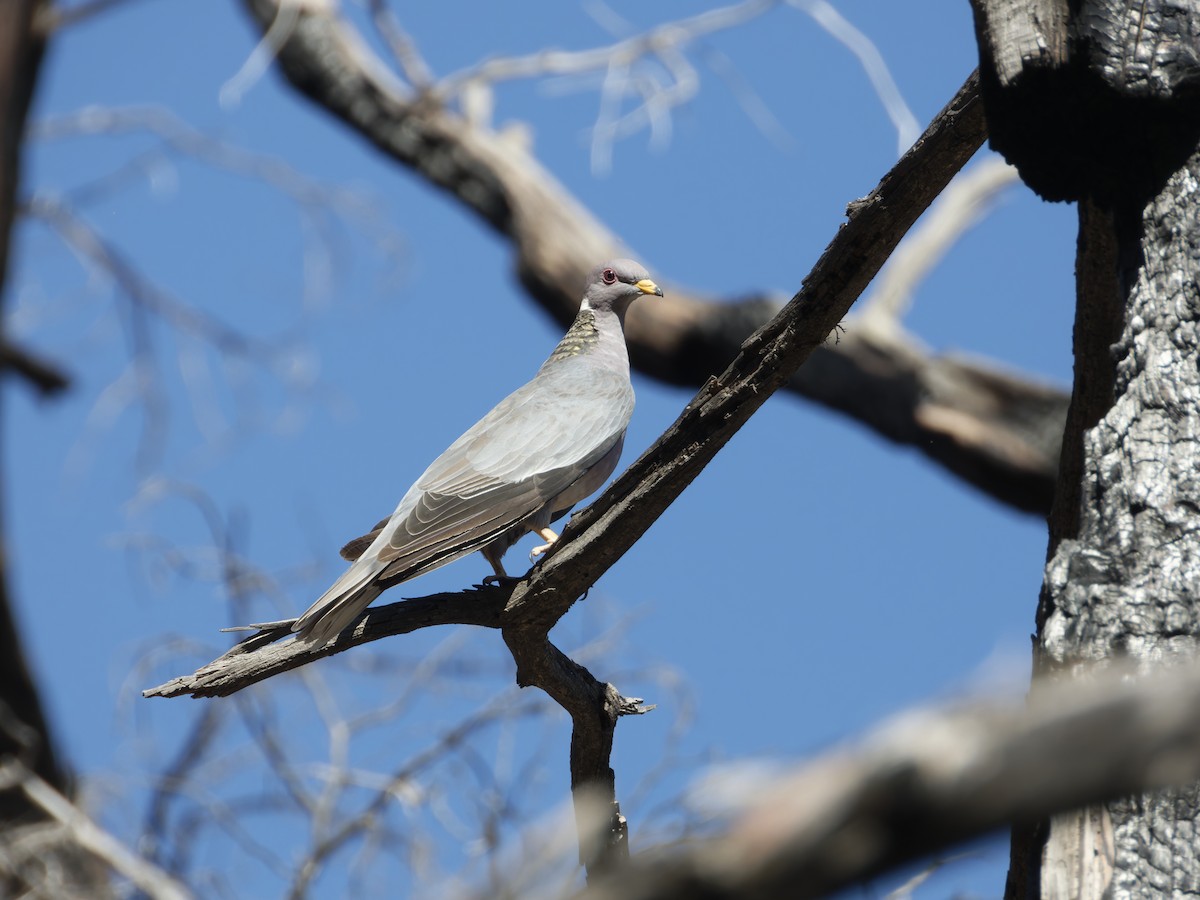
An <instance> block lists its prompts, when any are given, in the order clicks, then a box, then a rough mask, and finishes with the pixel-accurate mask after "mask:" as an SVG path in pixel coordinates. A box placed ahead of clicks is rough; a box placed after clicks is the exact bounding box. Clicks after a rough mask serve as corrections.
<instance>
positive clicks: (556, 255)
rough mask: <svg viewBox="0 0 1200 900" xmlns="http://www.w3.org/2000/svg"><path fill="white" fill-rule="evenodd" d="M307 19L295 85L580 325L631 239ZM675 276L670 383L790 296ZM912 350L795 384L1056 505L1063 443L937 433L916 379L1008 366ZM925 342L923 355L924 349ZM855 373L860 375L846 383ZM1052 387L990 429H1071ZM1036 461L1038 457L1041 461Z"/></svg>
mask: <svg viewBox="0 0 1200 900" xmlns="http://www.w3.org/2000/svg"><path fill="white" fill-rule="evenodd" d="M245 2H246V4H247V6H248V7H249V8H250V10H251V12H253V13H254V15H255V16H256V17H257V18H258V19H259V21H260V23H262V25H263V27H269V25H270V23H272V22H273V21H274V17H275V14H276V12H277V9H278V7H277V3H276V2H275V0H245ZM297 16H298V17H297V20H296V21H295V23H294V27H293V28H292V29H291V31H290V36H289V39H288V40H287V41H286V42H284V43H283V44H282V45H281V46H280V47H279V56H278V59H279V64H280V67H281V69H282V71H283V73H284V75H285V76H286V77H287V78H288V79H289V80H290V81H291V82H292V84H293V86H294V87H295V88H296V89H297V90H298V91H300V92H301V93H303V94H305V95H306V96H308V97H309V98H310V99H311V100H312V101H313V102H314V103H316V104H318V105H319V106H320V107H322V108H324V109H325V110H327V111H328V112H330V113H331V114H333V115H335V116H337V117H339V118H340V119H341V120H342V121H343V122H345V123H346V124H347V125H348V126H349V127H350V128H352V129H354V130H356V131H357V132H359V133H360V134H362V135H363V137H365V138H366V139H367V140H369V141H371V142H372V143H373V144H374V145H375V146H376V147H378V148H379V149H380V150H381V151H382V152H383V153H385V154H388V155H389V156H391V157H392V158H393V159H395V160H396V161H397V162H400V163H401V164H403V165H405V166H408V167H410V168H412V169H413V170H414V171H415V172H416V173H417V174H418V175H420V176H421V177H423V178H425V179H426V180H427V181H429V182H430V183H431V184H433V185H436V186H438V187H441V188H443V189H444V190H446V191H448V192H449V193H450V194H452V195H453V196H454V197H455V198H456V199H457V200H459V201H460V202H461V203H463V204H464V205H465V206H466V207H467V208H469V209H471V210H472V211H474V212H475V213H476V214H477V215H479V216H480V217H481V218H482V219H483V221H485V222H487V223H488V224H489V225H490V226H491V227H493V228H494V229H496V230H497V231H499V232H500V233H501V234H503V235H505V236H506V237H508V238H509V239H510V240H511V241H512V243H513V247H514V251H515V254H516V267H517V272H518V274H519V276H520V279H521V282H522V284H523V285H524V287H525V288H526V289H527V290H528V291H529V293H530V295H531V296H532V297H533V298H534V299H535V300H537V301H538V302H539V303H541V304H542V305H543V306H544V307H545V308H546V309H547V310H548V311H549V312H550V313H551V314H552V315H553V316H554V317H555V318H556V319H558V320H559V321H560V322H563V323H564V326H565V325H566V324H569V323H570V321H571V320H572V319H573V318H574V315H575V313H576V311H577V308H578V304H579V297H578V287H579V283H580V281H581V279H582V278H583V275H584V273H586V272H587V271H588V270H589V269H590V268H591V267H592V266H593V265H594V264H595V261H596V260H597V259H605V258H608V257H611V256H614V255H625V254H626V253H627V248H625V247H624V246H623V245H622V243H621V241H620V240H619V239H618V237H617V236H616V235H614V234H613V233H612V232H611V231H609V230H608V229H607V228H606V227H605V226H604V225H603V224H601V223H600V222H599V221H597V220H596V219H595V217H594V216H592V215H591V213H590V212H589V211H588V210H587V209H585V208H584V207H583V205H582V204H581V203H580V202H579V201H578V200H577V199H576V198H575V197H573V196H572V195H571V194H570V193H569V192H568V191H567V190H566V189H565V188H564V187H563V186H562V185H561V184H559V183H558V182H557V181H556V180H555V179H554V177H553V176H552V175H551V174H550V173H549V172H547V171H546V170H545V169H544V168H543V167H542V166H541V165H540V164H539V163H538V161H537V160H536V159H534V158H533V157H532V156H530V155H529V153H528V152H527V150H526V149H525V147H524V146H523V145H522V144H520V143H519V142H516V141H512V140H507V139H505V137H504V136H503V135H498V134H497V133H495V132H493V131H490V130H487V129H485V128H478V127H476V126H474V125H473V124H472V123H471V122H470V121H469V120H467V119H465V118H463V117H461V116H459V115H457V114H455V113H454V112H453V111H452V110H449V109H446V108H445V107H443V106H441V105H439V104H437V103H434V102H430V101H429V100H428V98H427V99H426V101H425V102H421V101H417V100H413V99H412V98H410V97H409V96H408V95H407V94H406V93H404V92H398V91H396V90H394V89H393V88H392V87H390V86H389V84H388V83H387V82H386V81H383V80H380V79H379V78H377V77H375V75H374V73H375V71H376V69H378V67H379V63H378V61H372V60H371V58H370V57H369V56H368V55H367V51H366V50H365V48H364V47H363V44H362V41H361V40H359V39H358V38H357V36H356V35H355V33H354V32H353V30H352V29H351V28H350V26H349V25H348V24H347V23H346V22H345V21H344V20H343V19H341V18H340V17H338V16H337V15H336V13H335V12H332V11H324V12H321V11H310V12H303V13H298V14H297ZM633 255H636V254H633ZM666 281H667V280H666V279H659V284H660V285H664V289H665V290H666V294H667V296H666V298H665V299H664V300H662V301H659V302H656V303H654V304H642V305H641V306H640V307H635V308H634V309H632V310H631V311H630V315H629V318H628V320H627V322H626V337H627V340H628V343H629V351H630V359H631V361H632V363H633V365H634V366H635V367H636V368H638V369H639V370H640V371H642V372H644V373H645V374H647V375H650V376H651V377H653V378H658V379H661V380H663V381H667V382H669V383H671V384H682V385H700V384H703V383H704V381H705V380H706V379H707V378H708V377H709V376H710V375H711V374H712V373H713V372H718V371H720V370H721V369H722V368H724V366H725V365H726V364H727V362H728V360H729V359H730V358H731V357H732V356H734V355H735V354H736V353H737V352H738V348H739V346H740V344H741V343H742V341H744V340H745V339H746V338H747V337H748V336H749V335H750V334H751V333H752V332H753V331H754V330H755V329H757V328H759V327H761V326H763V325H764V324H765V323H766V322H767V321H768V320H769V319H770V318H771V317H772V316H774V315H775V314H776V313H777V312H778V311H779V308H780V305H781V304H780V301H779V298H778V297H777V296H775V295H772V294H767V293H763V292H761V291H757V292H748V293H747V294H744V295H742V296H740V297H738V298H736V299H732V300H718V299H715V298H713V297H709V296H705V295H703V294H698V293H696V292H695V291H691V290H689V289H688V288H686V287H683V286H679V285H674V284H671V283H669V282H667V283H665V284H664V282H666ZM887 349H888V348H883V350H884V351H886V350H887ZM909 349H910V352H908V353H905V354H904V356H903V358H900V359H886V358H885V362H887V363H888V365H887V366H886V367H885V368H886V369H887V372H885V374H884V375H883V376H882V377H880V376H879V375H877V374H876V372H877V369H875V368H873V367H872V366H871V365H869V364H867V365H864V362H866V360H864V358H863V357H862V356H861V355H860V356H858V357H857V358H856V357H853V356H851V355H850V354H848V353H846V352H844V350H843V347H842V346H841V345H831V346H828V347H822V348H821V349H820V350H819V351H818V353H817V354H815V356H814V360H813V363H814V364H813V365H811V366H806V367H805V368H804V369H803V370H801V372H800V373H799V374H798V375H797V376H796V377H794V378H792V379H790V380H789V382H788V385H787V389H788V390H790V391H792V392H794V393H797V394H801V395H803V396H805V397H808V398H810V399H813V400H814V401H816V402H818V403H821V404H823V405H825V406H828V407H830V408H831V409H835V410H838V411H840V412H843V413H845V414H847V415H850V416H852V417H854V418H856V419H858V420H860V421H862V422H864V423H865V424H867V425H868V426H870V427H871V428H874V429H876V430H877V431H879V432H880V433H881V434H883V435H884V436H885V437H887V438H889V439H890V440H893V441H897V442H899V443H902V444H906V445H909V446H912V447H914V448H916V449H918V450H920V451H921V452H922V453H926V454H928V455H929V456H930V457H931V458H932V459H933V460H934V461H936V462H938V463H940V464H941V465H943V466H945V467H946V468H947V469H949V470H950V471H951V472H954V473H956V474H958V475H960V477H963V478H964V479H966V480H968V481H969V482H970V483H972V484H974V485H976V486H977V487H979V488H980V489H982V490H984V491H986V492H987V493H989V494H991V495H992V496H993V497H996V498H997V499H999V500H1001V501H1002V502H1006V503H1010V504H1011V505H1014V506H1016V507H1017V508H1019V509H1028V510H1033V511H1036V512H1038V513H1041V514H1045V512H1046V511H1048V510H1049V508H1050V504H1051V501H1052V499H1053V485H1054V478H1055V473H1056V462H1057V453H1055V452H1053V451H1051V452H1049V453H1045V452H1043V451H1042V449H1041V447H1040V445H1033V446H1030V447H1028V450H1027V452H1026V449H1025V448H1024V447H1023V446H1021V447H1020V449H1022V451H1023V452H1018V453H1012V452H1007V451H1005V452H1001V453H993V452H990V451H991V448H990V447H989V446H988V445H986V444H980V443H977V442H973V441H956V440H953V439H946V437H945V435H944V431H943V430H942V429H941V428H937V429H934V430H933V431H932V432H931V431H930V428H929V426H928V424H927V423H926V422H924V421H922V420H920V419H919V418H918V413H919V412H920V408H919V402H918V400H919V397H920V396H921V394H923V393H924V392H926V391H927V390H928V389H929V388H930V387H931V386H934V385H937V384H938V382H936V381H920V380H914V378H912V377H909V376H910V375H912V374H913V373H914V372H915V373H916V374H920V373H923V372H927V373H930V374H935V375H938V374H941V375H945V374H954V375H957V374H960V373H961V374H963V375H964V376H965V377H967V378H969V379H970V380H972V381H973V382H993V383H994V382H995V381H996V379H995V377H994V373H995V372H996V371H997V370H998V368H999V367H998V366H996V365H994V364H993V365H988V364H982V363H978V362H976V361H974V360H971V359H965V358H959V359H957V360H955V361H954V363H955V364H954V366H953V368H952V369H949V370H942V371H938V370H939V369H940V366H938V365H937V362H938V361H937V360H936V358H930V356H929V354H928V352H927V351H925V350H924V349H923V348H921V347H920V346H919V344H918V343H917V342H915V341H913V342H911V346H910V348H909ZM873 352H874V353H875V354H876V355H879V354H880V353H881V352H883V351H881V350H878V349H877V350H875V351H873ZM914 353H915V354H916V355H918V356H920V357H922V358H921V359H914V358H913V354H914ZM818 360H820V363H819V366H818ZM818 368H819V371H820V374H819V376H818V375H817V371H818ZM843 376H845V377H846V378H847V379H850V380H851V381H850V383H849V384H844V383H843V382H842V381H840V380H839V379H840V378H842V377H843ZM943 387H944V385H943ZM970 393H971V392H970V391H968V392H967V394H968V395H969V394H970ZM1046 393H1047V389H1046V387H1045V386H1044V385H1042V384H1040V383H1037V382H1033V381H1031V380H1029V379H1023V378H1020V377H1017V376H1013V375H1008V376H1006V378H1005V379H1004V394H1005V402H1004V407H1005V409H1006V410H1007V412H1008V414H1007V415H1006V417H1005V418H1004V419H997V420H993V421H992V422H991V423H988V422H987V421H986V420H985V422H984V423H983V424H985V425H988V426H989V427H987V428H981V429H976V431H977V433H981V434H982V433H987V432H990V433H1000V432H1001V431H1002V428H1003V426H1004V422H1005V421H1019V422H1021V423H1023V428H1022V429H1021V430H1020V431H1016V432H1014V433H1013V434H1012V435H1011V436H1010V437H1009V439H1008V440H1007V441H1006V442H1005V445H1006V446H1008V447H1011V446H1013V445H1014V444H1015V445H1028V444H1029V443H1030V442H1029V438H1028V435H1029V434H1037V435H1043V434H1046V435H1051V436H1052V437H1051V440H1053V439H1054V436H1056V435H1060V434H1061V433H1062V426H1063V420H1064V417H1065V410H1066V406H1067V397H1066V394H1065V392H1062V391H1057V392H1056V393H1057V395H1058V396H1059V397H1060V398H1061V403H1047V402H1046ZM941 394H942V400H941V405H942V406H943V407H945V408H946V409H947V410H948V411H949V412H951V413H956V414H959V415H960V417H961V418H963V419H964V420H965V421H972V420H977V419H979V418H980V409H986V406H980V405H978V404H972V405H968V406H967V407H965V408H958V407H956V406H955V405H954V404H955V401H956V398H957V397H958V396H959V392H957V391H955V390H949V391H946V390H942V391H941ZM897 401H899V402H897ZM1018 460H1019V461H1020V462H1019V463H1018V462H1015V461H1018ZM1031 463H1032V464H1035V465H1037V466H1038V467H1037V468H1034V469H1030V468H1028V465H1029V464H1031Z"/></svg>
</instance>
